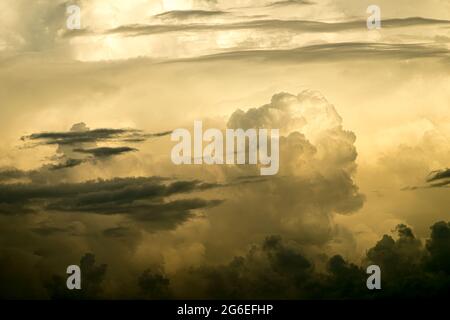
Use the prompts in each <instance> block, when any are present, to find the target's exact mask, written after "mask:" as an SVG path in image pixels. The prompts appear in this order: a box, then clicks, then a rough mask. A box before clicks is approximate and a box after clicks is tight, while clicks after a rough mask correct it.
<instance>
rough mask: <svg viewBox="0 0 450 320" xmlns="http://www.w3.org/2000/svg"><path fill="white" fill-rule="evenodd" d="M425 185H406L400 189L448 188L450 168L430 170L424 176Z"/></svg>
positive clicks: (449, 184) (449, 185)
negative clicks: (426, 175)
mask: <svg viewBox="0 0 450 320" xmlns="http://www.w3.org/2000/svg"><path fill="white" fill-rule="evenodd" d="M426 183H427V184H426V185H421V186H408V187H405V188H403V189H402V190H404V191H408V190H418V189H427V188H449V187H450V169H448V168H446V169H442V170H436V171H432V172H430V173H429V174H428V177H427V178H426Z"/></svg>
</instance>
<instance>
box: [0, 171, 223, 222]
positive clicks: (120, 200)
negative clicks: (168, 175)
mask: <svg viewBox="0 0 450 320" xmlns="http://www.w3.org/2000/svg"><path fill="white" fill-rule="evenodd" d="M216 187H219V185H217V184H209V183H203V182H200V181H175V182H170V181H167V180H166V179H164V178H160V177H146V178H115V179H112V180H97V181H88V182H82V183H70V184H69V183H68V184H50V185H49V184H37V183H26V184H0V190H1V196H0V213H1V214H11V215H20V214H26V213H32V212H37V211H41V210H46V211H50V212H52V211H53V212H54V211H56V212H78V213H80V212H84V213H94V214H100V215H117V214H121V215H126V216H127V217H129V218H130V219H134V220H139V221H145V222H147V223H148V225H149V226H151V227H152V228H153V229H155V230H159V229H171V228H174V227H176V226H177V225H178V224H180V223H182V222H185V221H187V220H188V219H189V218H191V217H193V213H192V210H196V209H204V208H208V207H213V206H217V205H219V204H220V203H221V201H220V200H207V199H200V198H190V199H177V200H170V199H169V197H171V196H174V195H182V194H187V193H191V192H196V191H205V190H208V189H211V188H216Z"/></svg>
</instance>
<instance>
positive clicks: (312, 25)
mask: <svg viewBox="0 0 450 320" xmlns="http://www.w3.org/2000/svg"><path fill="white" fill-rule="evenodd" d="M449 24H450V21H448V20H436V19H427V18H419V17H417V18H405V19H387V20H383V28H400V27H411V26H423V25H449ZM246 29H252V30H253V29H254V30H261V31H269V30H282V31H290V32H296V33H298V32H339V31H349V30H356V29H361V30H366V29H367V22H366V21H365V20H356V21H346V22H334V23H331V22H319V21H309V20H251V21H245V22H233V23H222V24H206V23H191V24H149V25H138V24H137V25H124V26H120V27H118V28H115V29H111V30H108V31H106V33H108V34H122V35H125V36H142V35H151V34H162V33H167V32H178V31H183V32H189V31H191V32H200V31H228V30H246Z"/></svg>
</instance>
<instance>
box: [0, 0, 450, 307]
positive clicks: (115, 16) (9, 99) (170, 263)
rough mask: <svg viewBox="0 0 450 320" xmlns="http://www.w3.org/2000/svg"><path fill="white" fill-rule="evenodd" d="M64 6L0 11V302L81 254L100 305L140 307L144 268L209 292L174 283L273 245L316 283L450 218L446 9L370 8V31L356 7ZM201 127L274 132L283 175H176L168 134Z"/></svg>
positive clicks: (188, 171)
mask: <svg viewBox="0 0 450 320" xmlns="http://www.w3.org/2000/svg"><path fill="white" fill-rule="evenodd" d="M69 2H70V1H59V0H58V1H54V0H47V1H27V0H15V1H12V0H4V1H1V2H0V133H1V135H2V143H1V145H0V154H1V156H0V189H1V192H0V234H1V235H0V252H1V254H0V256H3V258H0V283H1V286H3V287H0V288H1V290H2V292H1V294H2V295H3V296H5V297H21V296H23V292H24V291H26V292H27V294H26V295H28V296H30V297H33V298H34V297H47V296H48V295H49V291H48V288H47V287H46V286H44V285H43V284H45V283H47V282H48V281H49V280H48V279H49V278H50V277H51V275H52V274H61V275H64V274H65V267H66V266H67V265H69V264H72V263H77V262H78V261H79V260H80V257H82V256H83V255H84V254H85V253H87V252H92V253H93V254H95V257H96V260H97V261H99V263H105V264H107V265H108V271H107V274H106V277H105V279H104V282H103V284H102V286H103V294H104V297H108V298H122V297H130V296H131V297H135V296H137V295H138V292H139V287H138V286H137V284H136V283H137V280H136V279H138V277H139V275H141V278H142V274H143V272H144V270H146V269H148V268H151V270H153V272H156V273H157V272H163V273H164V274H165V275H167V277H168V278H169V279H170V285H169V288H168V289H167V288H165V289H167V290H168V291H170V295H171V296H176V297H178V296H181V297H184V296H197V295H198V296H205V295H206V296H207V295H208V293H207V292H208V291H207V290H206V289H205V287H207V284H205V285H204V286H202V285H198V287H195V289H192V290H193V291H192V292H190V291H189V288H191V285H192V281H196V280H198V283H203V282H202V280H201V279H200V280H199V279H197V278H195V277H199V278H201V277H202V273H201V272H200V271H199V272H198V274H195V275H192V274H190V273H189V272H187V271H186V270H188V269H189V268H194V269H195V268H197V269H198V270H203V269H202V268H208V267H211V268H213V267H215V266H218V265H226V264H228V263H229V262H230V261H232V259H233V257H236V256H245V257H247V261H251V263H250V262H248V264H249V268H250V269H251V268H257V267H256V266H257V265H263V266H265V263H267V261H266V260H264V258H263V257H260V256H259V255H260V254H262V253H259V252H257V253H253V254H250V253H249V250H250V252H251V249H250V248H252V246H254V245H256V246H258V245H259V244H261V243H263V241H264V239H266V241H267V239H268V238H267V237H271V236H280V237H281V239H282V241H285V242H286V244H285V246H286V247H283V248H285V249H286V248H288V249H289V250H299V251H301V252H302V254H303V255H304V256H306V257H307V259H309V261H312V262H313V264H314V267H315V270H317V272H321V271H323V270H325V269H326V265H327V259H328V258H329V257H332V256H333V255H335V254H340V255H341V256H342V257H343V258H344V259H345V260H346V261H349V262H353V263H355V264H357V265H360V264H361V263H362V264H364V263H365V261H366V260H367V259H368V258H367V256H366V253H367V250H368V249H369V248H371V247H373V246H374V245H375V244H376V243H377V241H379V240H380V238H381V237H382V236H383V235H384V234H387V235H390V236H392V237H393V238H394V239H396V238H397V232H398V229H396V226H397V225H399V224H404V225H407V226H409V227H410V228H411V229H412V230H413V232H414V234H415V236H416V237H417V239H419V240H421V241H422V244H425V243H426V239H428V238H429V237H430V226H431V225H433V224H434V223H436V222H438V221H449V220H450V219H449V214H450V211H449V210H450V197H449V196H448V192H449V190H448V187H449V186H450V184H449V183H448V180H447V179H448V178H449V177H450V173H449V171H448V169H447V168H448V167H450V144H449V142H450V141H449V137H450V112H449V110H450V109H449V106H450V2H449V1H448V0H427V1H421V0H397V1H391V0H377V1H376V5H378V6H379V7H380V9H381V18H382V21H381V25H382V27H381V29H377V30H368V29H367V27H366V19H367V17H368V16H369V14H368V13H367V12H366V9H367V7H368V6H369V5H371V4H373V1H366V0H337V1H332V0H313V1H306V0H305V1H301V0H299V1H294V0H290V1H289V0H288V1H278V2H276V1H275V0H227V1H225V0H163V1H156V0H128V1H120V0H89V1H87V0H86V1H82V0H80V1H74V2H73V3H72V2H70V3H69ZM68 4H76V5H78V6H79V7H80V9H81V29H80V30H68V29H67V27H66V19H67V13H66V7H67V5H68ZM252 108H254V110H256V111H255V113H252V112H247V111H248V110H250V109H252ZM267 108H269V109H271V110H275V111H276V114H277V115H280V117H281V118H277V117H275V116H274V113H271V112H267V114H266V113H265V112H266V111H267ZM238 109H240V110H243V112H241V113H239V112H237V110H238ZM256 113H258V114H260V117H255V114H256ZM232 115H234V116H235V117H233V118H232ZM280 119H281V120H280ZM195 120H202V121H203V123H204V125H205V126H207V127H214V128H220V129H225V128H226V127H227V126H237V127H239V126H240V125H242V124H244V125H245V123H247V121H250V122H252V123H255V124H257V125H260V126H261V127H278V128H280V132H281V133H282V139H281V141H280V172H279V174H278V175H277V176H274V177H269V178H267V179H262V178H261V177H259V175H258V174H257V172H258V171H257V170H255V168H254V167H252V166H219V165H217V166H214V165H213V166H208V165H201V166H175V165H174V164H172V162H171V161H170V150H171V148H172V146H173V142H171V141H170V134H168V132H170V131H171V130H173V129H175V128H192V125H193V122H194V121H195ZM96 129H104V131H101V130H97V131H96ZM74 137H75V138H74ZM21 138H22V139H21ZM70 139H75V140H70ZM76 139H81V140H76ZM99 148H108V149H107V150H106V149H100V150H99ZM80 150H81V151H80ZM95 150H97V151H95ZM101 151H103V152H106V153H107V154H100V153H99V152H101ZM255 175H256V176H255ZM98 179H102V180H98ZM266 244H267V243H266ZM258 248H259V247H258ZM263 248H264V246H263ZM277 248H278V247H277ZM288 249H286V250H288ZM255 250H256V249H255ZM261 250H262V249H261ZM289 250H288V251H289ZM263 251H264V250H263ZM289 252H291V251H289ZM249 256H251V259H255V260H251V259H250V258H249ZM258 259H260V260H258ZM269 260H270V259H269ZM261 268H263V267H261ZM154 270H156V271H154ZM219 270H221V269H219ZM252 270H253V269H252ZM217 272H219V273H220V271H217ZM224 272H225V271H224ZM258 272H259V271H257V270H253V271H251V272H249V274H250V275H248V274H247V275H246V277H249V278H252V275H257V274H258ZM144 274H145V273H144ZM255 278H256V276H255ZM2 279H9V280H8V281H3V280H2ZM205 281H206V280H205ZM255 281H256V280H255ZM141 289H142V288H141ZM165 289H164V290H165ZM164 290H163V291H164ZM261 290H263V289H261ZM158 292H159V291H158ZM205 292H206V293H205ZM255 292H256V291H255ZM289 292H290V291H289ZM159 293H161V292H159ZM163 293H164V294H167V292H165V291H164V292H163ZM247 293H248V292H247ZM93 294H94V293H93ZM95 294H97V292H95ZM248 294H249V296H250V297H253V296H252V294H254V296H255V295H256V296H257V294H258V292H256V293H252V294H251V293H248ZM50 295H51V294H50ZM154 295H155V296H157V294H154ZM243 296H244V295H243Z"/></svg>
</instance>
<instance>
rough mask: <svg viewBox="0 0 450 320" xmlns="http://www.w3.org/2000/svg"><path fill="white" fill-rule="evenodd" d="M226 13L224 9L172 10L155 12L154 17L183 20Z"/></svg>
mask: <svg viewBox="0 0 450 320" xmlns="http://www.w3.org/2000/svg"><path fill="white" fill-rule="evenodd" d="M227 14H228V13H227V12H225V11H215V10H173V11H167V12H163V13H160V14H157V15H155V17H156V18H161V19H164V20H165V19H176V20H184V19H191V18H203V17H215V16H222V15H227Z"/></svg>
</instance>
